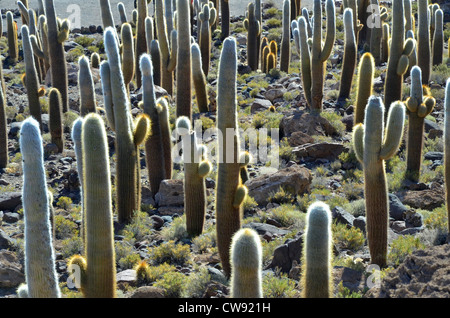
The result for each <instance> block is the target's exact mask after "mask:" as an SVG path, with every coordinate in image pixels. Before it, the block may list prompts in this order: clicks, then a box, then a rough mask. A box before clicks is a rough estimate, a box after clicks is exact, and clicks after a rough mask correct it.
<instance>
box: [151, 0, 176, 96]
mask: <svg viewBox="0 0 450 318" xmlns="http://www.w3.org/2000/svg"><path fill="white" fill-rule="evenodd" d="M155 22H156V33H157V38H158V42H159V49H160V51H161V86H162V88H164V89H165V90H166V91H167V93H168V94H169V95H172V94H173V71H174V70H175V67H176V64H177V31H176V30H172V32H171V33H169V34H168V33H167V28H166V19H165V17H164V6H163V1H162V0H158V1H156V2H155ZM169 36H170V42H169V39H168V37H169Z"/></svg>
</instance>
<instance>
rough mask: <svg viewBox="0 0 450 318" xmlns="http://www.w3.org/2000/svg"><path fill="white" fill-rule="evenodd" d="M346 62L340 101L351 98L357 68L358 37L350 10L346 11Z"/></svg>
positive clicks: (342, 76)
mask: <svg viewBox="0 0 450 318" xmlns="http://www.w3.org/2000/svg"><path fill="white" fill-rule="evenodd" d="M344 30H345V44H344V61H343V63H342V74H341V83H340V86H339V97H338V100H346V99H347V98H348V97H349V96H350V90H351V88H352V80H353V74H354V72H355V67H356V56H357V48H356V37H355V31H354V29H353V11H352V9H350V8H346V9H345V10H344Z"/></svg>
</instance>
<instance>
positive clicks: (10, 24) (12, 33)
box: [6, 11, 19, 64]
mask: <svg viewBox="0 0 450 318" xmlns="http://www.w3.org/2000/svg"><path fill="white" fill-rule="evenodd" d="M6 26H7V31H8V50H9V51H8V52H9V59H10V63H11V64H15V63H17V61H18V60H19V44H18V40H17V23H16V22H15V21H14V16H13V14H12V12H11V11H8V12H6Z"/></svg>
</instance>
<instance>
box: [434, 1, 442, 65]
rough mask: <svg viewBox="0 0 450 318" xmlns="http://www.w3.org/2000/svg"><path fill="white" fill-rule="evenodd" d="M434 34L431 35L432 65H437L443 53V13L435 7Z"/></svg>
mask: <svg viewBox="0 0 450 318" xmlns="http://www.w3.org/2000/svg"><path fill="white" fill-rule="evenodd" d="M434 23H435V27H434V35H433V49H432V52H433V65H439V64H441V63H442V61H443V54H444V13H443V12H442V10H441V9H437V10H436V12H435V14H434Z"/></svg>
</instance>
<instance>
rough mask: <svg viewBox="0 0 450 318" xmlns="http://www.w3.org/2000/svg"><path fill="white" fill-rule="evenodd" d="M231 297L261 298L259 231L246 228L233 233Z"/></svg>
mask: <svg viewBox="0 0 450 318" xmlns="http://www.w3.org/2000/svg"><path fill="white" fill-rule="evenodd" d="M230 253H231V278H230V285H231V286H230V287H231V288H230V297H231V298H261V297H263V291H262V245H261V240H260V238H259V235H258V233H256V232H255V231H254V230H252V229H249V228H246V229H240V230H239V231H237V232H236V233H235V234H234V235H233V239H232V242H231V252H230Z"/></svg>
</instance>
